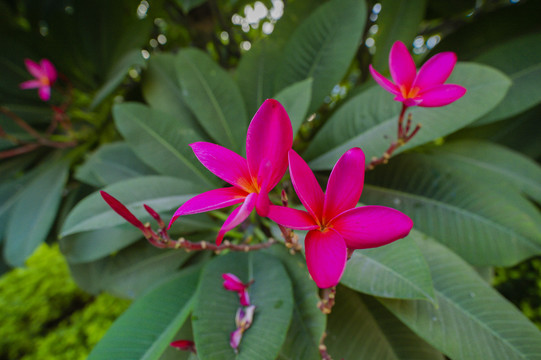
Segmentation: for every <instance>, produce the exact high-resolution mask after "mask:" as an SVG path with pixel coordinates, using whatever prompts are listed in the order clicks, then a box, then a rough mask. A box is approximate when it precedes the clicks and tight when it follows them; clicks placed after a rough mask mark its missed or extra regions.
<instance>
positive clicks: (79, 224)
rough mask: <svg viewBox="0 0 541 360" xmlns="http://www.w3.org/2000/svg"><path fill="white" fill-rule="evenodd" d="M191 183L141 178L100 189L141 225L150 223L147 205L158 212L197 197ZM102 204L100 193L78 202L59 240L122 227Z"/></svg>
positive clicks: (112, 213) (173, 179)
mask: <svg viewBox="0 0 541 360" xmlns="http://www.w3.org/2000/svg"><path fill="white" fill-rule="evenodd" d="M197 189H198V187H197V186H196V185H194V184H192V183H188V182H186V181H182V180H180V179H175V178H170V177H166V176H144V177H139V178H135V179H130V180H126V181H121V182H117V183H115V184H113V185H111V186H108V187H106V188H105V189H103V190H104V191H106V192H107V193H109V194H111V195H112V196H114V197H115V198H117V199H118V200H119V201H120V202H122V203H123V204H124V205H126V207H127V208H128V209H130V211H131V212H132V213H133V214H134V215H135V216H136V217H137V218H139V219H140V220H141V221H145V220H146V219H150V216H149V215H148V214H147V213H146V211H145V210H144V208H143V204H147V205H148V206H150V207H152V208H153V209H154V210H156V211H157V212H162V211H168V210H173V209H176V208H178V207H179V206H180V205H181V204H183V203H184V202H185V201H187V200H188V199H190V198H191V197H193V195H194V194H196V193H197V191H198V190H197ZM125 222H126V220H124V219H123V218H122V217H120V216H119V215H117V214H116V213H115V212H114V211H113V210H112V209H111V208H110V207H109V205H107V203H106V202H105V201H104V200H103V198H102V197H101V195H100V193H99V192H95V193H93V194H92V195H90V196H88V197H86V198H85V199H83V201H81V202H79V203H78V204H77V205H76V206H75V208H74V209H73V210H72V211H71V212H70V214H69V215H68V218H67V219H66V221H65V223H64V226H63V227H62V231H61V236H66V235H70V234H74V233H77V232H81V231H88V230H96V229H105V228H108V227H113V226H116V225H120V224H124V223H125Z"/></svg>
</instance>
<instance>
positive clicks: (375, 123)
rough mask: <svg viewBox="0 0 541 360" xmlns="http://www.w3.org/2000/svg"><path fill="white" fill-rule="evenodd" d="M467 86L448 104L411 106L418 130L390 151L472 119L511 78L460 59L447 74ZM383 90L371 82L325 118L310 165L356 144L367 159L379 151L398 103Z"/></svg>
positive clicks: (325, 163)
mask: <svg viewBox="0 0 541 360" xmlns="http://www.w3.org/2000/svg"><path fill="white" fill-rule="evenodd" d="M448 82H449V83H453V84H459V85H462V86H464V87H466V89H468V92H467V93H466V95H465V96H464V97H463V98H461V99H459V100H458V101H456V102H454V103H453V104H451V105H448V106H444V107H440V108H419V107H415V108H412V109H411V110H409V111H408V113H411V114H412V116H413V126H415V125H416V124H421V125H422V128H421V130H420V131H419V132H418V133H417V135H415V136H414V137H413V139H412V140H411V141H409V142H408V143H407V144H406V145H405V146H403V147H400V148H399V149H398V150H397V151H395V154H397V153H399V152H401V151H404V150H406V149H410V148H412V147H415V146H417V145H420V144H424V143H426V142H429V141H431V140H434V139H437V138H439V137H442V136H445V135H448V134H450V133H452V132H454V131H456V130H458V129H460V128H462V127H464V126H466V125H468V124H469V123H471V122H473V121H475V120H476V119H478V118H479V117H481V116H482V115H484V114H485V113H487V112H488V111H489V110H491V109H492V108H494V106H496V104H498V102H499V101H500V100H501V99H502V98H503V97H504V95H505V92H506V91H507V89H508V87H509V85H510V82H509V79H508V78H507V77H506V76H505V75H504V74H502V73H500V72H499V71H497V70H494V69H492V68H490V67H487V66H484V65H477V64H471V63H461V64H458V65H457V66H456V68H455V71H454V72H453V74H452V75H451V77H450V78H449V81H448ZM392 98H393V96H392V95H391V94H390V93H387V92H386V91H385V90H383V89H382V88H380V87H379V86H377V87H372V88H370V89H368V90H366V91H364V92H362V93H360V94H359V95H356V96H354V97H352V98H351V99H350V100H349V101H348V102H347V103H345V104H344V105H343V106H342V107H341V108H340V109H338V110H337V111H336V113H335V114H333V116H332V117H331V118H330V119H329V120H328V121H327V122H326V123H325V125H324V126H323V127H322V128H321V129H320V131H319V132H318V133H317V135H316V136H315V138H314V140H313V141H312V142H311V144H310V146H309V147H308V149H307V150H306V152H305V154H303V155H304V157H305V158H306V159H309V160H312V161H311V162H310V165H311V167H312V168H313V169H331V168H332V167H333V166H334V164H335V163H336V161H337V160H338V159H339V157H340V156H341V155H342V154H343V153H345V152H346V151H347V150H349V149H350V148H352V147H355V146H360V147H361V148H362V149H363V151H364V153H365V155H366V161H367V163H368V162H370V160H371V158H372V157H373V156H376V157H380V156H381V155H382V154H383V152H384V151H385V150H386V149H387V148H388V147H389V144H390V142H391V141H393V140H394V139H395V137H396V131H397V123H398V115H399V112H400V105H399V104H398V103H397V102H393V100H392Z"/></svg>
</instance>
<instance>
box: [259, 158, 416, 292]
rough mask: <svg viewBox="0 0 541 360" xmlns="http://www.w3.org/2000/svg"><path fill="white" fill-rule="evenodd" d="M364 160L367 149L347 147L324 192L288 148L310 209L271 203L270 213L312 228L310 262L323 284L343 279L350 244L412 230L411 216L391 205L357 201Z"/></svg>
mask: <svg viewBox="0 0 541 360" xmlns="http://www.w3.org/2000/svg"><path fill="white" fill-rule="evenodd" d="M364 166H365V159H364V153H363V152H362V150H361V149H359V148H353V149H350V150H348V151H347V152H346V153H345V154H344V155H342V157H340V159H339V160H338V162H337V163H336V165H335V166H334V168H333V170H332V172H331V175H330V177H329V182H328V184H327V191H326V193H323V191H322V190H321V187H320V186H319V184H318V183H317V180H316V178H315V176H314V174H313V172H312V170H310V168H309V167H308V165H307V164H306V162H304V160H303V159H302V158H301V157H300V156H299V155H298V154H297V153H296V152H295V151H293V150H291V151H289V171H290V173H291V181H292V182H293V187H294V188H295V191H296V193H297V195H298V197H299V199H300V201H301V202H302V204H303V205H304V207H305V208H306V209H307V210H308V212H306V211H302V210H296V209H292V208H287V207H282V206H275V205H271V207H270V210H269V215H268V217H269V218H271V219H272V220H274V221H275V222H277V223H278V224H280V225H283V226H286V227H289V228H292V229H298V230H309V231H308V233H307V234H306V238H305V242H304V246H305V255H306V263H307V265H308V271H309V272H310V275H311V276H312V278H313V279H314V281H315V282H316V284H317V286H319V287H320V288H328V287H332V286H335V285H336V284H338V282H339V281H340V278H341V277H342V274H343V272H344V269H345V266H346V260H347V253H348V248H350V249H366V248H373V247H378V246H382V245H386V244H388V243H390V242H393V241H395V240H398V239H400V238H403V237H404V236H406V235H408V233H409V232H410V230H411V228H412V226H413V222H412V220H411V219H410V218H409V217H408V216H406V215H404V214H403V213H401V212H400V211H397V210H394V209H391V208H388V207H384V206H363V207H358V208H356V207H355V206H356V205H357V202H358V201H359V198H360V197H361V192H362V189H363V182H364Z"/></svg>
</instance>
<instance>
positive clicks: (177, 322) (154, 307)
mask: <svg viewBox="0 0 541 360" xmlns="http://www.w3.org/2000/svg"><path fill="white" fill-rule="evenodd" d="M198 278H199V269H197V268H196V269H193V268H190V269H187V270H184V271H182V272H180V273H179V274H178V275H175V276H174V277H172V278H171V279H169V280H166V281H164V282H162V283H161V284H159V285H158V286H156V287H155V288H154V289H153V290H152V291H150V292H148V293H147V294H145V296H143V297H141V298H140V299H138V300H137V301H136V302H134V303H133V304H132V305H131V306H130V308H129V309H128V310H126V312H124V314H122V315H121V316H120V317H119V318H118V319H117V320H116V321H115V323H114V324H113V325H112V326H111V328H110V329H109V330H108V331H107V333H106V334H105V336H104V337H103V339H102V340H101V341H100V342H99V343H98V345H96V347H95V348H94V349H93V350H92V352H91V353H90V355H89V357H88V359H89V360H99V359H107V360H113V359H127V358H129V359H141V360H142V359H148V360H150V359H158V358H159V357H160V355H161V354H162V353H163V352H164V351H165V350H166V349H167V347H168V346H169V343H170V342H171V341H173V340H175V339H174V338H173V337H174V335H175V334H176V332H177V331H178V329H179V328H180V327H181V326H182V324H183V323H184V322H185V321H186V319H187V318H188V315H189V313H190V310H191V308H192V304H193V296H194V293H195V290H196V288H197V281H198Z"/></svg>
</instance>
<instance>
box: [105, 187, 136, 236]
mask: <svg viewBox="0 0 541 360" xmlns="http://www.w3.org/2000/svg"><path fill="white" fill-rule="evenodd" d="M100 195H101V197H102V198H103V200H105V202H106V203H107V205H109V206H110V207H111V209H113V211H114V212H116V213H117V214H118V215H120V216H122V217H123V218H124V220H126V221H127V222H129V223H130V224H132V225H133V226H135V227H136V228H138V229H139V230H141V231H146V229H145V226H144V225H143V223H142V222H141V221H140V220H139V219H138V218H136V217H135V215H133V213H132V212H131V211H130V210H128V208H127V207H126V206H125V205H124V204H122V203H121V202H120V201H119V200H117V199H116V198H115V197H113V196H112V195H109V194H108V193H106V192H105V191H103V190H101V191H100Z"/></svg>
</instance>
